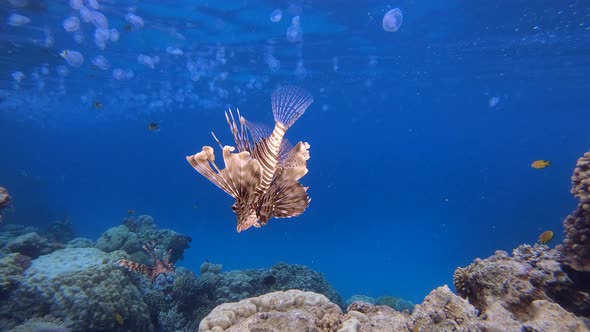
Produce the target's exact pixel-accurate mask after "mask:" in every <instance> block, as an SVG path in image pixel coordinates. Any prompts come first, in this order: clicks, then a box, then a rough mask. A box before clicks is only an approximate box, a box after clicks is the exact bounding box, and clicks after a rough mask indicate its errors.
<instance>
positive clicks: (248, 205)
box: [186, 86, 313, 233]
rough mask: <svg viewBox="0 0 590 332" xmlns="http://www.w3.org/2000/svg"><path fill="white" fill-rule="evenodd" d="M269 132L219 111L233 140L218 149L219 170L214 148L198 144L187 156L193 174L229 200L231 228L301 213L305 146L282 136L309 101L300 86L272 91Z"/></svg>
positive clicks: (304, 200)
mask: <svg viewBox="0 0 590 332" xmlns="http://www.w3.org/2000/svg"><path fill="white" fill-rule="evenodd" d="M271 101H272V112H273V116H274V120H275V123H274V129H272V130H270V129H268V130H267V129H266V128H264V127H262V126H260V125H257V124H253V123H251V122H249V121H247V120H246V119H245V118H244V117H242V116H241V115H240V112H239V111H238V113H237V117H238V119H237V121H239V125H238V122H237V121H236V118H234V115H233V113H232V112H231V110H229V111H228V112H226V113H225V118H226V120H227V123H228V124H229V127H230V130H231V132H232V135H233V137H234V141H235V147H234V146H228V145H225V146H223V145H222V144H221V142H219V140H218V139H217V137H216V136H215V134H213V137H214V138H215V140H216V141H217V143H218V144H219V147H220V148H221V149H222V155H223V160H224V163H225V168H223V169H222V168H220V167H219V166H217V164H216V163H215V154H214V150H213V148H212V147H210V146H204V147H203V149H202V151H201V152H198V153H197V154H194V155H191V156H187V157H186V159H187V161H188V162H189V163H190V164H191V166H193V168H194V169H195V170H197V172H199V173H200V174H201V175H203V176H204V177H206V178H207V179H208V180H209V181H211V182H212V183H213V184H215V185H216V186H217V187H219V188H220V189H222V190H223V191H225V192H226V193H227V194H229V195H230V196H232V197H233V198H234V200H235V201H234V204H233V205H232V206H231V208H232V210H233V211H234V213H235V214H236V217H237V226H236V230H237V231H238V233H239V232H242V231H244V230H247V229H249V228H250V227H252V226H254V227H261V226H263V225H266V223H268V221H269V220H270V219H271V218H273V217H274V218H290V217H295V216H298V215H300V214H302V213H303V212H304V211H305V209H307V207H308V205H309V202H310V199H309V197H308V196H307V189H308V188H307V187H304V186H302V185H301V183H299V180H300V179H301V178H302V177H303V176H304V175H305V174H307V160H308V159H309V151H308V150H309V147H310V145H309V144H308V143H306V142H302V141H300V142H298V143H297V144H295V146H291V145H290V144H289V143H288V142H287V140H286V139H285V138H284V136H285V133H286V132H287V130H288V129H289V128H290V127H291V126H292V125H293V124H294V123H295V121H297V119H299V117H300V116H301V115H303V113H304V112H305V110H306V109H307V108H308V107H309V106H310V105H311V103H312V102H313V98H312V96H311V95H310V94H309V93H308V92H307V91H305V90H303V89H302V88H299V87H296V86H283V87H281V88H278V89H276V90H275V91H274V92H273V93H272V97H271Z"/></svg>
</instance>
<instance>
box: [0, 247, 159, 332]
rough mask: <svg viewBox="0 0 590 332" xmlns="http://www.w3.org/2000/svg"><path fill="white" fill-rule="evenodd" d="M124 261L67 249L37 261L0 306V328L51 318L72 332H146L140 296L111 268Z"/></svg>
mask: <svg viewBox="0 0 590 332" xmlns="http://www.w3.org/2000/svg"><path fill="white" fill-rule="evenodd" d="M127 257H128V255H127V254H126V253H125V252H123V251H115V252H113V253H110V254H107V253H105V252H103V251H100V250H98V249H95V248H66V249H61V250H57V251H54V252H52V253H51V254H48V255H43V256H40V257H39V258H37V259H35V260H33V261H32V264H31V266H30V267H29V268H28V269H26V270H25V271H24V274H23V276H22V279H21V280H20V282H19V285H18V287H17V288H16V289H15V290H14V291H13V292H12V293H11V296H10V297H9V298H7V299H5V300H4V301H2V302H1V304H0V326H2V327H3V329H7V327H8V328H11V327H14V326H16V325H17V324H20V323H22V322H23V321H25V320H26V319H30V318H34V317H43V316H45V315H47V314H51V315H52V316H53V317H54V318H56V319H59V320H60V321H63V325H64V326H65V327H67V328H69V329H72V330H74V331H89V330H115V329H116V328H117V327H120V328H122V329H124V330H126V329H132V330H138V331H142V330H150V329H151V323H150V319H149V313H148V308H147V305H146V304H145V303H144V302H143V300H142V297H141V294H140V292H139V291H138V289H137V288H136V287H135V286H134V285H133V283H132V282H131V280H130V279H129V278H128V277H127V276H126V274H125V273H124V271H121V269H120V268H119V267H118V266H116V264H114V262H115V261H116V260H118V259H120V258H127ZM11 299H12V300H11ZM117 315H118V316H117ZM117 317H120V320H121V321H122V322H123V324H121V323H120V322H119V319H117Z"/></svg>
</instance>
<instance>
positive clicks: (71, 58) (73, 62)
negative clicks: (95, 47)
mask: <svg viewBox="0 0 590 332" xmlns="http://www.w3.org/2000/svg"><path fill="white" fill-rule="evenodd" d="M59 55H61V57H62V58H64V59H65V60H66V62H67V63H68V64H69V65H70V66H72V67H80V66H81V65H82V64H83V63H84V56H83V55H82V53H80V52H78V51H72V50H64V51H62V52H61V53H60V54H59Z"/></svg>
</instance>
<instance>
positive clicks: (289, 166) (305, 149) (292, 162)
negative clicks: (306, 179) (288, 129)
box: [281, 142, 310, 180]
mask: <svg viewBox="0 0 590 332" xmlns="http://www.w3.org/2000/svg"><path fill="white" fill-rule="evenodd" d="M309 147H310V146H309V144H308V143H307V142H299V143H297V145H295V146H294V147H293V148H292V149H291V150H290V151H289V152H288V154H287V156H286V157H285V160H284V161H283V162H282V165H281V166H282V167H283V168H284V170H285V173H286V174H285V175H284V176H285V177H286V178H288V179H293V180H299V179H301V178H302V177H303V176H304V175H305V174H307V160H308V159H309Z"/></svg>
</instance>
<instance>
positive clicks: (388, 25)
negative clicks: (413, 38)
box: [383, 8, 403, 32]
mask: <svg viewBox="0 0 590 332" xmlns="http://www.w3.org/2000/svg"><path fill="white" fill-rule="evenodd" d="M402 21H403V15H402V11H401V9H399V8H393V9H392V10H390V11H388V12H387V13H385V15H384V16H383V30H385V31H389V32H396V31H397V30H398V29H399V27H400V26H401V25H402Z"/></svg>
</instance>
